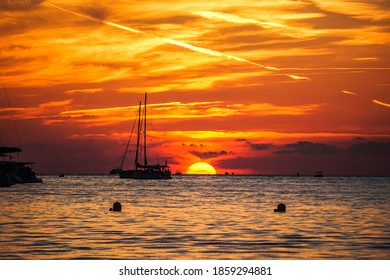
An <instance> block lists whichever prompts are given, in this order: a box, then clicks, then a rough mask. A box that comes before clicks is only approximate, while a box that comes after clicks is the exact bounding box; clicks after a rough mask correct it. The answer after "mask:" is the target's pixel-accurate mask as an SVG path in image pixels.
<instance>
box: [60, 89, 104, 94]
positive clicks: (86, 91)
mask: <svg viewBox="0 0 390 280" xmlns="http://www.w3.org/2000/svg"><path fill="white" fill-rule="evenodd" d="M103 91H104V90H103V89H102V88H84V89H70V90H66V91H65V93H68V94H77V93H86V94H93V93H98V92H103Z"/></svg>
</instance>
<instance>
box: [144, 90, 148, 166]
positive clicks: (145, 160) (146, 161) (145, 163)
mask: <svg viewBox="0 0 390 280" xmlns="http://www.w3.org/2000/svg"><path fill="white" fill-rule="evenodd" d="M147 95H148V93H147V92H145V103H144V165H145V166H146V165H148V160H147V158H146V101H147Z"/></svg>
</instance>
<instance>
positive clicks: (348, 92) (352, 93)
mask: <svg viewBox="0 0 390 280" xmlns="http://www.w3.org/2000/svg"><path fill="white" fill-rule="evenodd" d="M341 92H342V93H345V94H350V95H357V94H356V93H354V92H352V91H349V90H342V91H341Z"/></svg>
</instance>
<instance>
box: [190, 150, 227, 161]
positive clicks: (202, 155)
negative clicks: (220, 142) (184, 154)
mask: <svg viewBox="0 0 390 280" xmlns="http://www.w3.org/2000/svg"><path fill="white" fill-rule="evenodd" d="M190 153H191V154H193V155H195V156H197V157H199V158H201V159H209V158H216V157H219V156H224V155H227V154H228V152H226V151H224V150H222V151H219V152H214V151H208V152H198V151H190Z"/></svg>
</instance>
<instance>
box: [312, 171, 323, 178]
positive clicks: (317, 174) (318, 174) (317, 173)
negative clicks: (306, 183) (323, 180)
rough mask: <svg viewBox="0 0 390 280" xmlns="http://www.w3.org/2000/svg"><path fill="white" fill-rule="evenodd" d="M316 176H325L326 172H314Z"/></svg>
mask: <svg viewBox="0 0 390 280" xmlns="http://www.w3.org/2000/svg"><path fill="white" fill-rule="evenodd" d="M314 177H324V174H323V173H322V171H317V172H316V173H315V174H314Z"/></svg>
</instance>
